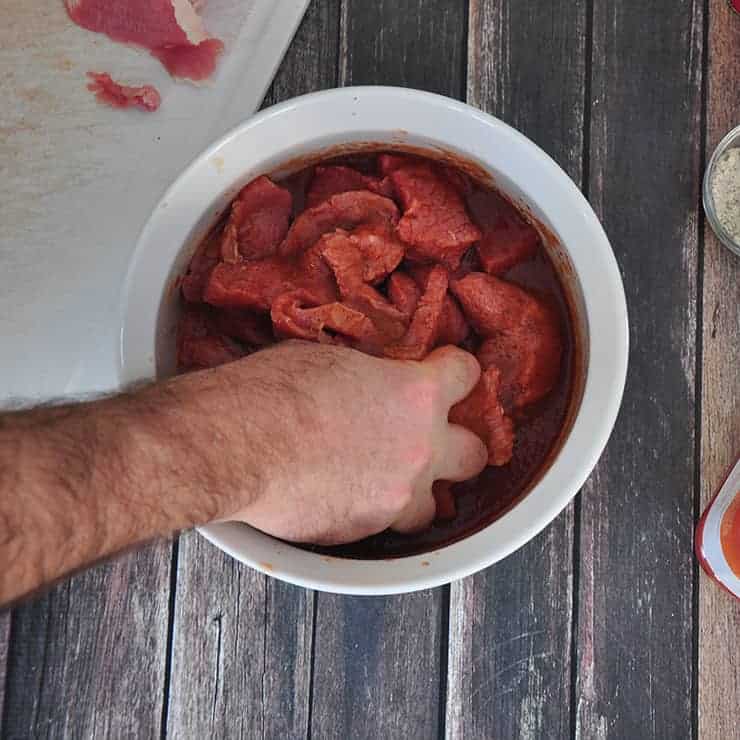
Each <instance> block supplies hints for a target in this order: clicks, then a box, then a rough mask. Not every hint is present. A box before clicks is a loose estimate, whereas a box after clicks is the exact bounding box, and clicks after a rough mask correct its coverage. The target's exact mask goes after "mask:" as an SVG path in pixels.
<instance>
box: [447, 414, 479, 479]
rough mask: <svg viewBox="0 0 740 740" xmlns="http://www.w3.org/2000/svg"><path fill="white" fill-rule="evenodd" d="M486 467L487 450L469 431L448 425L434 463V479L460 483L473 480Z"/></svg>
mask: <svg viewBox="0 0 740 740" xmlns="http://www.w3.org/2000/svg"><path fill="white" fill-rule="evenodd" d="M486 465H488V449H487V448H486V445H485V444H484V443H483V441H482V440H481V438H480V437H478V436H477V435H476V434H473V432H471V431H470V430H469V429H465V427H461V426H458V425H457V424H450V425H449V427H448V430H447V434H446V436H445V440H444V445H443V446H442V447H441V448H440V452H439V456H438V459H437V460H436V461H435V466H434V477H435V478H441V479H443V480H451V481H454V482H456V483H457V482H460V481H464V480H469V479H470V478H475V476H476V475H478V473H480V472H481V471H482V470H483V468H485V467H486Z"/></svg>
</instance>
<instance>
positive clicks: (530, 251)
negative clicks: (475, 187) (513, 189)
mask: <svg viewBox="0 0 740 740" xmlns="http://www.w3.org/2000/svg"><path fill="white" fill-rule="evenodd" d="M468 203H469V206H470V210H471V212H472V214H473V218H474V220H475V222H476V223H477V224H478V226H479V227H480V229H481V231H482V232H483V237H482V238H481V240H480V242H478V244H477V250H478V254H479V256H480V261H481V265H482V267H483V269H484V270H485V271H486V272H487V273H488V274H489V275H501V274H502V273H504V272H506V271H507V270H510V269H511V268H512V267H514V266H515V265H518V264H519V263H520V262H524V261H525V260H528V259H531V258H532V257H534V256H535V254H537V251H538V248H539V245H540V237H539V234H538V233H537V231H536V230H535V228H534V227H533V226H531V225H530V224H528V223H527V222H526V221H525V220H524V219H523V218H522V217H521V216H520V215H519V214H518V213H517V212H516V211H515V210H514V208H513V207H512V206H511V205H510V204H509V203H508V202H507V201H505V200H504V199H503V198H502V197H501V196H499V195H497V194H496V193H491V192H483V191H481V192H478V193H476V194H475V195H474V196H473V197H471V198H470V200H469V201H468Z"/></svg>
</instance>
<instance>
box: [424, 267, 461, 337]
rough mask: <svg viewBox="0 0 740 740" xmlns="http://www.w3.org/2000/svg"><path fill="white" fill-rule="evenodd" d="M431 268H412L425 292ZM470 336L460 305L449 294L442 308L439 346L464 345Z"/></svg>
mask: <svg viewBox="0 0 740 740" xmlns="http://www.w3.org/2000/svg"><path fill="white" fill-rule="evenodd" d="M432 269H433V268H431V267H430V266H428V265H418V266H414V267H412V268H411V274H412V275H413V277H414V279H415V280H416V282H417V284H418V285H419V287H420V288H421V289H422V290H424V289H425V288H426V286H427V282H428V280H429V275H430V273H431V270H432ZM468 334H470V327H469V326H468V322H467V321H466V320H465V316H463V312H462V311H461V310H460V305H459V304H458V302H457V301H456V300H455V298H454V297H453V296H451V295H450V294H449V293H448V294H447V295H446V296H445V303H444V306H443V308H442V316H441V318H440V322H439V335H438V336H437V341H436V344H437V346H442V345H445V344H462V343H463V342H464V341H465V340H466V339H467V337H468Z"/></svg>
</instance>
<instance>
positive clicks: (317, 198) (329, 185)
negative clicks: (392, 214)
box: [306, 165, 393, 208]
mask: <svg viewBox="0 0 740 740" xmlns="http://www.w3.org/2000/svg"><path fill="white" fill-rule="evenodd" d="M353 190H371V191H372V192H374V193H378V194H379V195H384V196H386V197H387V198H390V197H392V195H393V187H392V185H391V183H390V182H389V181H387V180H380V179H379V178H377V177H372V176H371V175H364V174H363V173H362V172H358V171H357V170H355V169H352V167H345V166H343V165H331V166H329V167H322V166H318V167H317V168H316V171H315V173H314V176H313V180H312V181H311V187H310V188H309V190H308V194H307V195H306V205H307V206H308V207H309V208H313V207H314V206H317V205H319V203H323V202H324V201H325V200H328V199H329V198H331V196H332V195H337V194H339V193H348V192H350V191H353Z"/></svg>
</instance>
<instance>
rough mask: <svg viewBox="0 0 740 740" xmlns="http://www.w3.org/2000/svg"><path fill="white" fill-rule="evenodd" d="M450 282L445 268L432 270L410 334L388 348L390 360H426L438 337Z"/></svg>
mask: <svg viewBox="0 0 740 740" xmlns="http://www.w3.org/2000/svg"><path fill="white" fill-rule="evenodd" d="M448 282H449V278H448V277H447V270H445V268H444V267H441V266H437V267H435V268H434V269H433V270H432V272H431V274H430V275H429V280H428V281H427V286H426V290H425V291H424V293H423V294H422V296H421V298H420V299H419V305H418V306H417V307H416V311H414V316H413V318H412V319H411V325H410V326H409V329H408V331H407V332H406V334H405V336H404V337H403V339H401V341H400V342H398V343H397V344H394V345H391V346H389V347H386V349H385V354H386V356H387V357H392V358H393V359H396V360H423V359H424V358H425V357H426V356H427V355H428V354H429V352H430V351H431V350H432V349H433V347H434V344H435V342H436V341H437V337H438V336H439V326H440V322H441V317H442V310H443V308H444V304H445V296H446V295H447V285H448Z"/></svg>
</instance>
